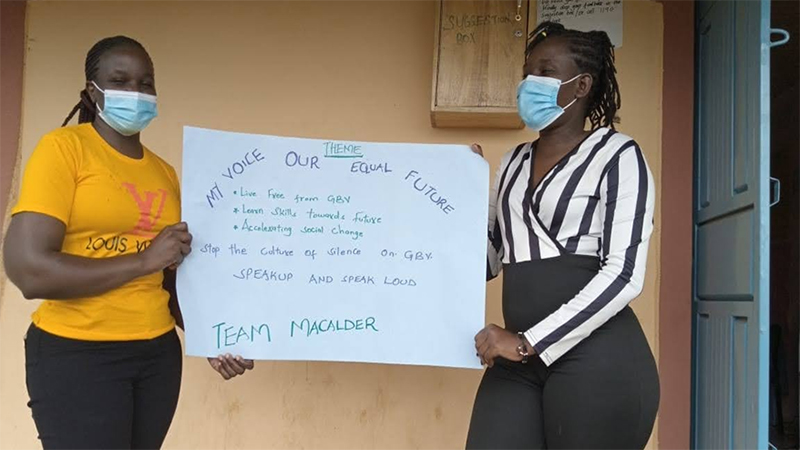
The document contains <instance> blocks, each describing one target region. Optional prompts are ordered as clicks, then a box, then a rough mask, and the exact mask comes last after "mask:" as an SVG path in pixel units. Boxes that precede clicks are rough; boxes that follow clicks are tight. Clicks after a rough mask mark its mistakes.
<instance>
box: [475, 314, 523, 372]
mask: <svg viewBox="0 0 800 450" xmlns="http://www.w3.org/2000/svg"><path fill="white" fill-rule="evenodd" d="M519 344H520V339H519V336H517V335H516V334H515V333H512V332H510V331H508V330H506V329H503V328H500V327H498V326H497V325H495V324H489V325H487V326H486V328H484V329H483V330H481V331H480V333H478V334H476V335H475V350H477V351H478V356H479V357H480V358H481V364H485V365H486V366H487V367H492V366H493V365H494V359H495V358H497V357H501V358H505V359H507V360H509V361H522V355H520V354H519V352H517V347H518V346H519ZM525 347H527V348H528V353H530V355H531V356H533V351H532V349H531V346H530V344H529V343H528V342H525Z"/></svg>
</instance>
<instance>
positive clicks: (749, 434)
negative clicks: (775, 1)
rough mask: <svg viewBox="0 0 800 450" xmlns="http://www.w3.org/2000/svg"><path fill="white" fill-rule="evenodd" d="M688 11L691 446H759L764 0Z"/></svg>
mask: <svg viewBox="0 0 800 450" xmlns="http://www.w3.org/2000/svg"><path fill="white" fill-rule="evenodd" d="M696 12H697V14H696V24H697V29H696V43H697V44H696V45H697V48H696V50H697V51H696V56H697V59H696V71H697V78H696V82H697V84H696V89H697V91H696V105H697V106H696V112H697V114H696V144H695V155H696V160H695V162H696V165H695V170H696V176H695V213H694V214H695V217H694V224H695V227H694V240H695V242H694V244H695V245H694V249H695V250H694V251H695V257H694V261H695V266H694V340H693V342H694V344H693V345H694V349H693V351H694V370H693V377H694V380H693V394H694V399H693V400H694V401H693V409H694V411H693V412H694V418H693V419H694V420H693V437H692V439H693V441H692V446H693V447H694V448H699V449H731V448H746V449H765V448H767V439H768V429H767V414H768V397H767V393H768V382H769V364H768V356H769V355H768V351H769V350H768V349H769V346H768V343H769V229H770V226H769V206H770V181H769V167H770V163H769V126H770V123H769V79H770V78H769V49H770V42H769V39H770V30H769V17H770V4H769V0H743V1H732V0H715V1H700V2H698V3H697V10H696ZM665 151H669V149H665Z"/></svg>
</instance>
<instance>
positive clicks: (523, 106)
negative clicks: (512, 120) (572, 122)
mask: <svg viewBox="0 0 800 450" xmlns="http://www.w3.org/2000/svg"><path fill="white" fill-rule="evenodd" d="M581 75H583V74H579V75H577V76H575V77H573V78H571V79H569V80H567V81H563V82H562V81H561V80H559V79H558V78H550V77H539V76H536V75H528V76H527V77H525V79H524V80H522V82H521V83H520V84H519V87H518V88H517V109H518V111H519V116H520V118H522V121H523V122H525V125H526V126H527V127H528V128H530V129H532V130H533V131H541V130H543V129H545V128H547V127H549V126H550V125H551V124H552V123H553V122H555V121H556V119H558V118H559V117H561V115H562V114H564V111H566V110H567V108H569V107H570V106H572V104H573V103H575V101H576V100H578V99H577V98H575V99H574V100H572V101H571V102H569V104H568V105H567V106H565V107H563V108H562V107H561V106H558V90H559V89H560V88H561V86H562V85H565V84H567V83H571V82H573V81H575V80H577V79H578V78H580V76H581Z"/></svg>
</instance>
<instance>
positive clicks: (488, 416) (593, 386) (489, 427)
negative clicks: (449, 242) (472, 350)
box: [466, 256, 659, 449]
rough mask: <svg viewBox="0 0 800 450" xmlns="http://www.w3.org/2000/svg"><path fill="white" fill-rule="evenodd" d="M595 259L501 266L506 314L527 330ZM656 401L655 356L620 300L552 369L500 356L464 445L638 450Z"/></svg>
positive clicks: (512, 324)
mask: <svg viewBox="0 0 800 450" xmlns="http://www.w3.org/2000/svg"><path fill="white" fill-rule="evenodd" d="M598 267H599V263H598V261H597V260H596V259H593V258H585V257H576V256H569V257H560V258H555V259H553V260H543V261H531V262H526V263H520V264H514V265H509V266H507V267H505V268H504V271H505V274H504V284H503V313H504V316H505V318H506V327H507V328H509V329H510V330H512V331H521V330H526V329H528V328H530V327H531V326H533V325H535V324H536V323H538V322H539V321H540V320H542V319H543V318H544V317H546V316H547V315H549V314H551V313H552V312H553V311H555V309H557V308H558V307H559V306H560V305H561V304H563V303H564V302H566V301H568V300H569V299H571V298H572V296H574V295H575V294H576V293H577V292H579V291H580V289H582V288H583V287H584V286H585V285H586V283H588V281H589V280H590V279H591V278H592V277H593V276H594V274H595V273H597V270H598ZM658 403H659V380H658V372H657V369H656V364H655V359H654V358H653V354H652V352H651V351H650V347H649V345H648V343H647V339H646V337H645V335H644V333H643V332H642V328H641V326H640V325H639V321H638V319H637V318H636V315H635V314H634V313H633V311H632V310H631V309H630V308H629V307H626V308H624V309H623V310H622V311H620V312H619V313H618V314H617V315H616V316H614V317H613V318H611V319H610V320H609V321H608V322H606V323H605V324H604V325H602V326H601V327H600V328H598V329H597V330H595V331H594V332H593V333H592V334H591V335H590V336H589V337H588V338H586V339H584V340H583V341H582V342H581V343H580V344H578V345H577V346H575V347H574V348H573V349H572V350H570V351H569V352H568V353H567V354H565V355H563V356H562V357H561V358H559V359H558V360H557V361H555V362H554V363H553V364H551V365H550V366H549V367H547V366H546V365H545V364H544V363H543V362H542V361H541V360H540V359H539V358H532V359H531V360H530V361H529V362H528V363H527V364H522V363H518V362H512V361H507V360H497V361H495V365H494V366H493V367H492V368H490V369H487V370H486V372H485V374H484V377H483V380H482V381H481V384H480V387H479V388H478V393H477V395H476V398H475V405H474V407H473V411H472V421H471V423H470V428H469V434H468V436H467V445H466V446H467V448H468V449H522V448H524V449H642V448H644V446H645V445H646V444H647V441H648V439H649V438H650V434H651V432H652V430H653V423H654V421H655V417H656V412H657V411H658Z"/></svg>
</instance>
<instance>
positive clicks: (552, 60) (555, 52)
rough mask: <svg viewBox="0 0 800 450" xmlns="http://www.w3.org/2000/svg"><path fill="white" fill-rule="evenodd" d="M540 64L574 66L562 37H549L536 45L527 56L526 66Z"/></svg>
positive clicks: (560, 66) (567, 67) (567, 46)
mask: <svg viewBox="0 0 800 450" xmlns="http://www.w3.org/2000/svg"><path fill="white" fill-rule="evenodd" d="M542 64H550V65H552V66H555V67H558V68H564V69H570V68H573V67H575V60H574V58H573V55H572V53H571V51H570V48H569V43H568V42H567V40H566V39H564V38H562V37H551V38H548V39H545V40H544V41H542V42H540V43H539V44H538V45H536V47H534V48H533V51H531V54H530V56H528V59H527V61H526V66H529V67H530V66H539V65H542Z"/></svg>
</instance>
